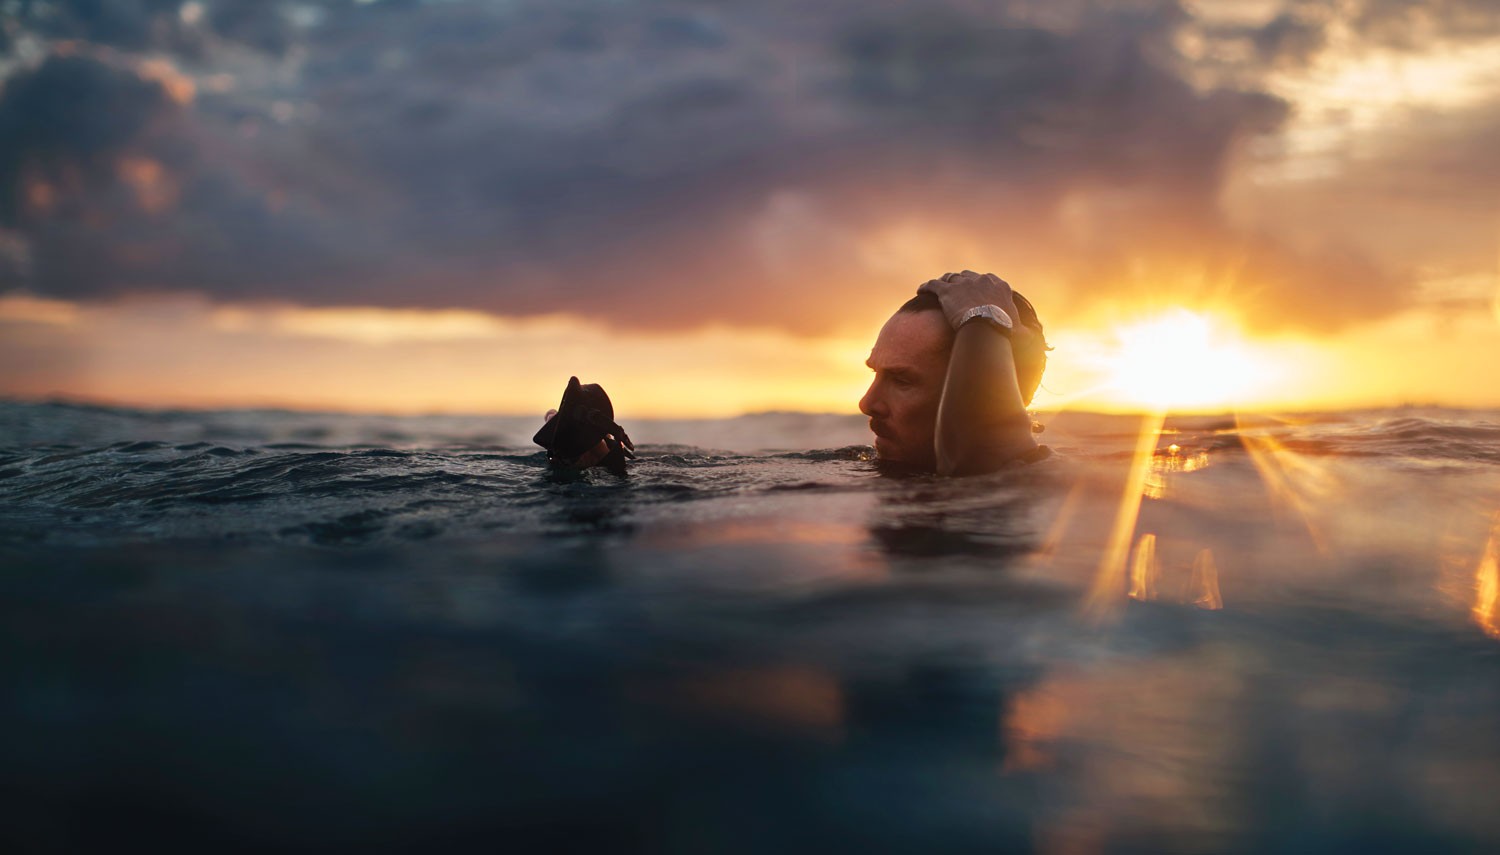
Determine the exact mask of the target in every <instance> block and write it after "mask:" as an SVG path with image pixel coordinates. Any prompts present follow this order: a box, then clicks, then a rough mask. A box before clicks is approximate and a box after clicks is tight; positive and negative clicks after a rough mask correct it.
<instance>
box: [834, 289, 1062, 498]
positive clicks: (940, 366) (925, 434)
mask: <svg viewBox="0 0 1500 855" xmlns="http://www.w3.org/2000/svg"><path fill="white" fill-rule="evenodd" d="M1013 296H1014V298H1015V302H1016V311H1017V315H1018V317H1017V318H1016V320H1017V322H1019V323H1021V324H1023V325H1025V326H1026V327H1027V328H1029V331H1030V332H1032V333H1034V334H1033V335H1026V336H1022V337H1018V338H1015V339H1013V341H1014V343H1015V344H1016V346H1017V347H1016V354H1015V356H1016V381H1017V383H1018V384H1019V386H1020V389H1021V398H1022V400H1023V401H1024V402H1025V403H1026V404H1028V405H1029V404H1030V403H1031V398H1032V396H1033V395H1034V394H1036V389H1037V386H1038V385H1040V384H1041V382H1042V371H1043V370H1044V369H1045V368H1046V367H1047V343H1046V339H1045V338H1044V337H1043V335H1042V324H1041V321H1040V320H1038V318H1037V315H1036V310H1035V309H1033V308H1032V306H1031V303H1029V302H1027V300H1026V298H1025V297H1022V296H1021V295H1020V294H1013ZM953 338H954V333H953V330H952V329H951V328H950V327H949V326H948V322H947V320H945V319H944V317H943V312H942V306H941V304H940V303H939V302H938V298H937V297H936V296H934V295H932V294H928V293H923V294H918V295H917V296H915V297H913V298H911V299H910V300H907V301H906V303H905V304H903V305H902V306H901V308H899V309H897V310H896V314H894V315H892V316H891V318H890V320H888V321H886V322H885V326H884V327H882V328H881V330H880V335H879V336H878V337H876V339H875V346H874V348H872V349H871V351H870V358H869V359H868V360H867V361H866V363H865V364H866V365H868V366H869V367H870V369H871V370H873V371H874V372H875V379H874V380H873V381H871V383H870V388H869V390H868V391H866V392H865V396H864V397H863V398H861V399H860V401H859V411H860V412H862V413H864V414H865V415H867V416H869V417H870V430H871V431H873V432H874V433H875V450H876V452H877V453H878V454H879V455H880V458H881V459H882V460H887V461H895V462H900V463H905V464H909V465H911V466H916V467H921V468H924V469H930V468H932V467H933V466H934V465H935V463H936V459H935V454H936V448H935V437H936V433H937V412H938V404H939V402H940V401H941V400H942V397H943V381H944V380H945V379H946V378H947V375H948V355H949V353H951V352H952V350H953Z"/></svg>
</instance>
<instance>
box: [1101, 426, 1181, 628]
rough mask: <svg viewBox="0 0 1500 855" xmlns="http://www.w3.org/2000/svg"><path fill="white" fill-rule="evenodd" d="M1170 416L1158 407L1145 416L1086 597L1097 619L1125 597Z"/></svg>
mask: <svg viewBox="0 0 1500 855" xmlns="http://www.w3.org/2000/svg"><path fill="white" fill-rule="evenodd" d="M1166 418H1167V417H1166V413H1165V412H1162V411H1157V412H1154V413H1150V414H1148V415H1146V416H1144V417H1143V418H1142V419H1141V430H1140V433H1139V434H1138V435H1137V438H1136V444H1135V453H1134V455H1133V456H1132V457H1131V461H1130V473H1129V474H1128V475H1127V476H1126V478H1125V489H1124V491H1123V492H1122V493H1121V495H1120V506H1119V508H1118V509H1117V510H1116V511H1115V522H1114V526H1113V527H1112V528H1111V529H1110V535H1109V542H1108V543H1107V544H1106V546H1105V548H1104V557H1103V558H1102V559H1101V560H1100V562H1099V569H1098V571H1097V572H1095V574H1094V582H1093V585H1092V586H1091V587H1090V588H1089V592H1088V595H1087V596H1086V597H1085V600H1084V614H1085V615H1086V616H1087V617H1090V618H1092V619H1094V620H1102V619H1104V618H1106V617H1109V616H1110V615H1111V614H1113V612H1114V611H1115V609H1116V608H1118V607H1119V606H1120V604H1121V601H1122V600H1123V599H1124V597H1125V561H1126V558H1127V556H1128V555H1129V554H1130V544H1131V541H1132V540H1134V538H1135V524H1136V521H1137V520H1138V519H1139V518H1140V512H1141V500H1142V499H1143V498H1144V497H1145V486H1146V478H1147V476H1148V475H1149V474H1150V473H1151V460H1152V458H1153V457H1155V455H1156V443H1157V439H1158V438H1159V437H1160V436H1161V429H1162V425H1163V424H1165V423H1166Z"/></svg>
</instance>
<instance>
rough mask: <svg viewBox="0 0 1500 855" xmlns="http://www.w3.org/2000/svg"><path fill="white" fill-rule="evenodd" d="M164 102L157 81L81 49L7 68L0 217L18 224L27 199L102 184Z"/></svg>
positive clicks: (0, 120) (0, 128) (167, 102)
mask: <svg viewBox="0 0 1500 855" xmlns="http://www.w3.org/2000/svg"><path fill="white" fill-rule="evenodd" d="M171 107H172V104H171V99H170V98H169V97H168V96H167V93H166V92H165V91H164V90H163V88H162V86H161V85H160V84H159V83H156V82H154V81H148V80H144V79H142V78H141V77H140V76H138V75H136V74H134V73H132V72H128V71H124V72H122V71H120V70H117V69H115V68H111V67H110V66H107V65H104V64H103V63H100V62H97V61H95V60H93V59H88V58H85V57H78V56H53V57H51V58H49V59H47V61H46V62H44V63H42V65H41V66H40V67H38V68H37V69H35V70H33V71H24V72H20V73H18V74H16V75H14V76H12V77H11V78H10V79H9V80H8V81H6V85H5V89H4V92H3V96H0V225H5V226H8V227H11V228H16V227H24V226H25V225H26V220H28V219H29V218H30V217H29V215H28V212H27V210H26V209H27V208H28V207H31V208H33V209H46V208H50V207H51V206H52V205H53V204H55V203H54V202H52V201H49V199H48V198H47V197H53V196H55V195H56V194H57V193H59V192H63V191H65V190H66V191H71V192H73V193H76V194H78V195H81V196H92V195H95V194H99V193H102V192H107V191H108V189H109V187H110V186H111V185H113V183H114V174H115V156H116V155H117V154H118V153H119V152H120V151H122V150H124V149H126V148H128V147H129V146H130V145H132V144H134V143H135V142H136V141H137V140H138V139H139V138H140V137H141V136H142V135H143V133H144V132H145V130H146V128H147V127H148V126H149V125H150V124H151V123H152V122H153V121H154V120H156V119H158V118H159V117H161V116H163V115H164V114H165V113H167V112H169V111H170V109H171ZM64 185H72V186H68V187H65V186H64ZM28 194H30V195H31V196H32V198H31V199H29V200H28ZM36 214H37V216H45V211H44V210H39V211H37V212H36Z"/></svg>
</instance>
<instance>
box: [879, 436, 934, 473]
mask: <svg viewBox="0 0 1500 855" xmlns="http://www.w3.org/2000/svg"><path fill="white" fill-rule="evenodd" d="M875 456H876V457H877V458H879V460H880V462H881V463H890V464H893V465H896V466H900V467H905V468H910V469H931V468H932V460H931V457H930V455H920V454H913V453H912V452H911V449H908V448H906V447H904V446H902V445H901V444H900V443H898V442H896V441H895V440H891V439H887V438H885V437H883V436H879V435H877V436H876V437H875Z"/></svg>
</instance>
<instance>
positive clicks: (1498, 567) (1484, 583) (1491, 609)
mask: <svg viewBox="0 0 1500 855" xmlns="http://www.w3.org/2000/svg"><path fill="white" fill-rule="evenodd" d="M1473 613H1474V622H1475V623H1477V624H1479V628H1480V629H1482V630H1484V631H1485V633H1486V634H1487V635H1489V636H1491V637H1493V638H1500V514H1496V515H1495V520H1494V525H1492V526H1491V527H1490V539H1489V542H1488V543H1486V544H1485V546H1484V557H1483V558H1480V559H1479V567H1478V569H1476V570H1475V571H1474V609H1473Z"/></svg>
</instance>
